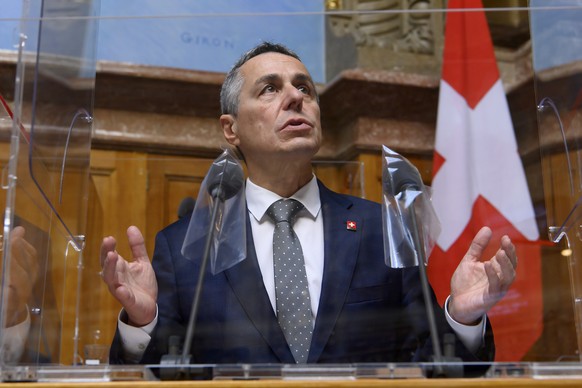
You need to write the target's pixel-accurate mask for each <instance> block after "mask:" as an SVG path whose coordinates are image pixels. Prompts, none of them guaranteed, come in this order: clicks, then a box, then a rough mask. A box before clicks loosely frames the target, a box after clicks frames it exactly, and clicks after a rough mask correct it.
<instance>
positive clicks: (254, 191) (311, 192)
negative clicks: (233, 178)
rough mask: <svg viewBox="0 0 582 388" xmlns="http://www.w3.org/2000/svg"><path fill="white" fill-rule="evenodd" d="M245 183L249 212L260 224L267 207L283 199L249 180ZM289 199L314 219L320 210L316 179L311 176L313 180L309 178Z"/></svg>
mask: <svg viewBox="0 0 582 388" xmlns="http://www.w3.org/2000/svg"><path fill="white" fill-rule="evenodd" d="M246 183H247V184H246V186H245V195H246V200H247V206H248V209H249V212H250V213H251V214H252V215H253V217H254V218H255V219H256V220H257V221H258V222H262V221H263V217H265V213H266V212H267V209H268V208H269V206H271V205H272V204H273V202H275V201H277V200H279V199H281V198H283V197H281V196H280V195H278V194H275V193H273V192H272V191H269V190H267V189H264V188H262V187H260V186H257V185H256V184H254V183H253V182H252V181H251V180H250V179H249V178H247V182H246ZM289 198H293V199H296V200H297V201H299V202H301V203H302V204H303V206H304V207H305V209H306V210H307V212H309V214H310V215H311V217H312V218H313V219H315V218H316V217H317V214H318V213H319V210H320V209H321V200H320V198H319V186H318V185H317V178H316V177H315V175H313V178H311V180H310V181H309V182H308V183H307V184H306V185H305V186H303V187H302V188H300V189H299V190H297V192H295V194H293V195H292V196H291V197H289Z"/></svg>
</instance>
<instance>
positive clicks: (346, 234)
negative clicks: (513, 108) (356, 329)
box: [308, 183, 362, 362]
mask: <svg viewBox="0 0 582 388" xmlns="http://www.w3.org/2000/svg"><path fill="white" fill-rule="evenodd" d="M319 190H320V197H321V210H322V215H323V228H324V238H325V241H324V252H325V253H324V255H325V257H324V271H323V272H324V274H323V279H322V286H321V296H320V299H319V309H318V313H317V319H316V322H315V329H314V332H313V338H312V341H311V348H310V350H309V358H308V362H317V360H318V359H319V357H320V355H321V352H322V351H323V348H324V347H325V344H326V343H327V341H328V339H329V336H330V335H331V332H332V330H333V328H334V326H335V322H336V321H337V319H338V316H339V314H340V312H341V310H342V308H343V305H344V302H345V300H346V296H347V293H348V290H349V288H350V283H351V279H352V275H353V272H354V268H355V265H356V261H357V257H358V251H359V246H360V236H361V234H360V231H359V230H358V229H361V226H362V220H361V219H360V218H359V217H357V216H356V215H354V214H352V213H353V212H352V211H350V208H351V206H352V203H351V201H349V200H348V199H346V198H345V197H342V196H339V195H337V194H335V193H333V192H331V191H330V190H328V189H327V188H326V187H324V186H323V185H322V184H321V183H320V184H319ZM348 221H354V222H356V225H357V227H358V228H357V229H356V230H348V228H347V226H346V224H347V222H348Z"/></svg>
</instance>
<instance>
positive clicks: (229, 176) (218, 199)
mask: <svg viewBox="0 0 582 388" xmlns="http://www.w3.org/2000/svg"><path fill="white" fill-rule="evenodd" d="M229 159H230V160H229ZM243 182H244V176H243V171H242V168H241V167H240V165H239V164H238V163H236V161H235V160H232V157H231V156H230V155H229V154H228V153H224V154H222V155H221V156H220V157H219V158H218V159H217V160H215V161H214V162H213V163H212V166H210V169H209V170H208V174H207V175H206V189H207V191H208V194H210V196H211V197H212V199H213V200H214V201H212V204H211V206H212V215H211V219H210V224H209V225H208V234H207V236H206V241H205V246H204V253H203V254H202V258H201V262H200V272H199V273H198V282H197V283H196V289H195V291H194V298H193V300H192V309H191V310H190V317H189V320H188V326H187V330H186V338H185V340H184V346H183V349H182V355H181V358H180V360H177V362H178V363H179V364H181V365H182V366H184V365H187V364H189V363H190V357H191V355H190V348H191V346H192V339H193V337H194V331H195V330H196V317H197V316H198V307H199V305H200V296H201V295H202V285H203V283H204V274H205V273H206V265H207V263H208V258H209V256H210V249H211V246H212V240H213V237H214V233H215V232H216V229H217V228H216V227H215V224H216V220H217V217H218V213H219V209H220V207H221V205H223V204H224V201H226V200H227V199H230V198H232V197H234V196H235V195H236V194H237V193H238V192H239V191H240V190H241V189H242V187H243ZM189 376H190V372H189V371H186V369H185V368H184V367H182V368H180V370H179V371H178V375H177V377H178V379H185V378H188V377H189Z"/></svg>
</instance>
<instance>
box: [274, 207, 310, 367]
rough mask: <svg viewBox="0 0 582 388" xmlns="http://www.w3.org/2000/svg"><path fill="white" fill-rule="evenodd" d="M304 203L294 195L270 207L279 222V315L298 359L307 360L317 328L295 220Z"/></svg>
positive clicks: (276, 264) (276, 251)
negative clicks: (294, 229)
mask: <svg viewBox="0 0 582 388" xmlns="http://www.w3.org/2000/svg"><path fill="white" fill-rule="evenodd" d="M301 209H303V205H302V204H301V203H300V202H298V201H296V200H294V199H280V200H278V201H277V202H275V203H273V204H272V205H271V206H270V207H269V209H267V215H268V216H269V217H271V219H272V220H273V221H274V222H275V232H274V233H273V265H274V268H275V293H276V296H277V319H278V320H279V325H280V326H281V329H283V333H284V334H285V338H286V339H287V343H288V344H289V348H290V349H291V352H292V353H293V356H294V357H295V361H296V362H297V363H304V362H306V361H307V355H308V354H309V346H310V344H311V335H312V332H313V324H312V315H311V301H310V299H309V288H308V286H307V275H306V273H305V262H304V260H303V250H302V249H301V244H300V242H299V239H298V238H297V235H296V234H295V232H294V231H293V227H292V223H293V221H294V220H295V217H296V215H297V213H299V211H300V210H301Z"/></svg>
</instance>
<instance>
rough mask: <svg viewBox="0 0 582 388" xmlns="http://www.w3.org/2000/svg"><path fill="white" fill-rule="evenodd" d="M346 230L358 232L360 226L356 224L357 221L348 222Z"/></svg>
mask: <svg viewBox="0 0 582 388" xmlns="http://www.w3.org/2000/svg"><path fill="white" fill-rule="evenodd" d="M346 229H347V230H351V231H354V232H355V231H356V230H358V225H357V224H356V222H355V221H346Z"/></svg>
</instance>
